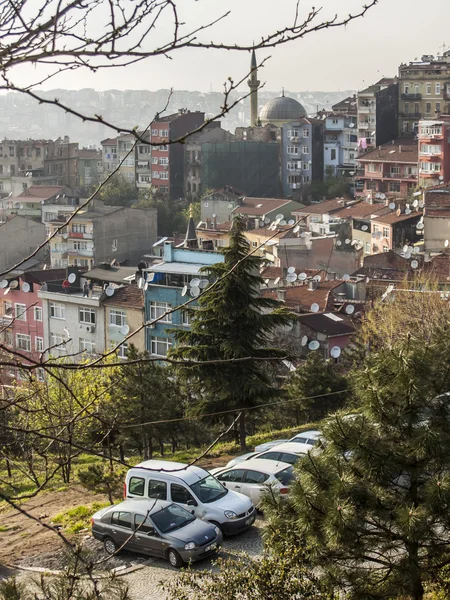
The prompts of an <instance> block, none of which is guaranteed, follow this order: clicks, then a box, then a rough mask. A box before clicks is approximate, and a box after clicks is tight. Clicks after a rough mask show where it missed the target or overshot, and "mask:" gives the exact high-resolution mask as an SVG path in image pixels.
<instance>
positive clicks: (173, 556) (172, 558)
mask: <svg viewBox="0 0 450 600" xmlns="http://www.w3.org/2000/svg"><path fill="white" fill-rule="evenodd" d="M167 558H168V560H169V562H170V564H171V565H172V567H175V568H176V569H179V568H180V567H181V566H182V565H183V560H182V558H181V556H180V555H179V554H178V552H177V551H176V550H173V549H172V548H170V550H169V551H168V553H167Z"/></svg>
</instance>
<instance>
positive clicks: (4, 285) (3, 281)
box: [0, 279, 8, 288]
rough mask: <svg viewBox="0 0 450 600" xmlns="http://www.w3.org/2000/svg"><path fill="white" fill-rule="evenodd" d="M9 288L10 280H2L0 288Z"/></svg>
mask: <svg viewBox="0 0 450 600" xmlns="http://www.w3.org/2000/svg"><path fill="white" fill-rule="evenodd" d="M6 287H8V280H7V279H2V280H1V281H0V288H6Z"/></svg>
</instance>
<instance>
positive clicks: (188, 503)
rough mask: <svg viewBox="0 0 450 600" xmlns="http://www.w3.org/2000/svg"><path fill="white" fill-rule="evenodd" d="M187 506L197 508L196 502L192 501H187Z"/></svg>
mask: <svg viewBox="0 0 450 600" xmlns="http://www.w3.org/2000/svg"><path fill="white" fill-rule="evenodd" d="M187 505H188V506H198V504H197V502H196V501H195V500H194V499H192V498H191V499H190V500H188V501H187Z"/></svg>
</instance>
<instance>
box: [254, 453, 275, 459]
mask: <svg viewBox="0 0 450 600" xmlns="http://www.w3.org/2000/svg"><path fill="white" fill-rule="evenodd" d="M279 457H280V453H279V452H265V453H264V454H261V455H260V456H258V458H264V460H279Z"/></svg>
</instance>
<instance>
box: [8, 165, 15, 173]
mask: <svg viewBox="0 0 450 600" xmlns="http://www.w3.org/2000/svg"><path fill="white" fill-rule="evenodd" d="M9 172H10V174H11V175H15V174H16V167H15V166H14V165H10V166H9Z"/></svg>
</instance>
